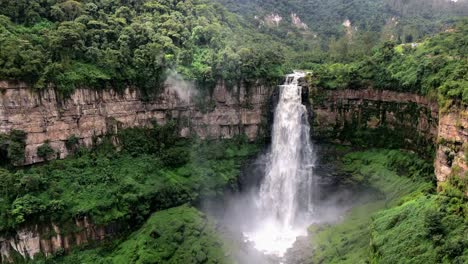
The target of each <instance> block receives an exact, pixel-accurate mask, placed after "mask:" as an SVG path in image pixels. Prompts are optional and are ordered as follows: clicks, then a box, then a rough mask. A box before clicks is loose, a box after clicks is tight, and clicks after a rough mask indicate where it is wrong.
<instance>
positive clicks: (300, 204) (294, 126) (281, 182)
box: [244, 72, 314, 257]
mask: <svg viewBox="0 0 468 264" xmlns="http://www.w3.org/2000/svg"><path fill="white" fill-rule="evenodd" d="M304 76H305V74H304V73H302V72H295V73H294V74H290V75H288V76H287V77H286V82H285V84H284V85H282V86H280V97H279V102H278V105H277V107H276V110H275V116H274V123H273V131H272V143H271V150H270V151H269V153H267V163H266V171H265V177H264V180H263V183H262V184H261V187H260V190H259V192H258V194H257V195H256V196H254V200H253V203H254V205H255V207H256V208H257V210H256V211H257V212H258V215H257V219H259V220H258V222H256V224H255V226H254V227H253V228H252V229H251V230H248V231H246V232H244V235H245V237H246V240H248V241H250V242H252V243H253V245H254V247H255V248H256V249H257V250H259V251H261V252H264V253H265V254H272V255H276V256H278V257H283V255H284V254H285V253H286V250H287V249H288V248H290V247H292V245H293V243H294V242H295V240H296V238H297V237H299V236H304V235H306V234H307V232H306V230H307V224H309V223H310V218H311V216H312V215H313V211H314V210H313V209H314V208H313V200H312V197H313V193H314V190H313V183H314V181H313V167H314V155H313V150H312V145H311V142H310V138H309V137H310V136H309V135H310V133H309V132H310V131H309V130H310V126H309V123H308V118H307V109H306V107H305V105H303V104H302V88H301V86H299V84H298V82H299V78H302V77H304Z"/></svg>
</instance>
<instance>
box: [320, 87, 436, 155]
mask: <svg viewBox="0 0 468 264" xmlns="http://www.w3.org/2000/svg"><path fill="white" fill-rule="evenodd" d="M311 100H312V105H313V114H314V116H313V122H312V125H313V129H312V131H313V135H314V137H316V138H331V139H334V140H338V141H339V142H341V143H344V142H346V141H349V140H350V138H348V137H347V135H349V132H350V131H352V132H353V133H354V132H356V131H357V130H366V129H367V130H376V129H381V130H382V129H385V131H389V133H390V134H389V135H397V134H398V136H400V137H402V139H403V140H405V141H406V143H405V144H407V145H408V146H409V147H413V148H415V149H416V148H418V147H420V146H418V145H419V144H422V143H426V144H431V145H433V144H435V143H436V139H437V134H438V112H439V111H438V105H437V102H435V101H431V100H428V99H427V98H425V97H423V96H419V95H415V94H408V93H398V92H393V91H385V90H371V89H365V90H336V91H323V90H314V91H311ZM353 136H354V135H353ZM421 140H422V141H423V142H421Z"/></svg>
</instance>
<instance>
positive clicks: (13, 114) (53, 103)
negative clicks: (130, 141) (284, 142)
mask: <svg viewBox="0 0 468 264" xmlns="http://www.w3.org/2000/svg"><path fill="white" fill-rule="evenodd" d="M173 90H174V89H171V87H166V89H165V90H164V92H163V93H161V94H160V95H159V96H158V97H157V98H154V99H152V100H143V98H142V96H141V94H140V93H139V92H138V90H137V89H130V88H128V89H125V90H124V91H122V92H121V93H118V92H116V91H113V90H106V91H96V90H91V89H77V90H76V91H75V92H74V93H73V94H72V95H71V96H70V97H69V98H67V99H59V98H58V95H57V94H56V92H55V91H54V89H47V90H44V91H41V92H37V91H32V90H31V89H29V88H28V87H27V86H26V85H25V84H24V83H9V82H0V133H8V132H10V131H12V130H15V129H16V130H22V131H25V132H26V133H27V139H26V155H25V161H24V164H33V163H37V162H41V161H42V159H41V158H40V157H38V156H37V148H38V147H39V146H41V145H42V144H44V143H45V142H50V143H49V144H50V146H51V147H52V148H53V149H54V150H55V151H56V152H57V153H58V156H59V157H60V158H64V157H66V156H67V155H68V151H67V148H66V145H65V142H66V140H67V139H68V138H70V137H71V136H76V137H77V138H78V139H79V141H80V143H81V144H83V145H86V146H90V145H91V144H93V139H95V138H99V137H100V136H103V135H106V134H109V133H113V132H117V131H118V130H119V129H121V128H128V127H135V126H148V125H150V124H151V123H152V122H153V121H157V122H158V124H164V123H166V122H167V121H168V120H170V119H178V120H183V122H181V123H182V124H183V125H182V127H181V129H180V135H181V136H183V137H188V136H189V135H191V134H196V135H198V136H199V137H201V138H232V137H233V136H235V135H239V134H245V135H246V136H247V137H248V138H249V139H250V140H254V139H255V138H257V136H259V135H260V134H262V133H263V132H265V131H263V130H262V125H264V124H265V123H266V122H265V118H266V117H267V113H268V111H267V110H266V109H265V108H268V105H269V100H270V97H271V94H272V93H273V91H274V88H272V87H266V86H263V85H257V86H254V87H250V88H246V87H233V88H232V89H229V88H228V87H227V86H226V85H224V84H223V83H220V84H219V85H217V86H216V87H215V89H214V92H213V94H212V95H210V96H205V97H204V98H202V99H201V100H200V98H199V99H198V100H191V102H185V101H183V100H181V99H179V97H178V96H177V94H176V93H175V92H173ZM195 101H202V103H195Z"/></svg>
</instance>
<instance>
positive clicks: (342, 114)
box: [0, 82, 468, 261]
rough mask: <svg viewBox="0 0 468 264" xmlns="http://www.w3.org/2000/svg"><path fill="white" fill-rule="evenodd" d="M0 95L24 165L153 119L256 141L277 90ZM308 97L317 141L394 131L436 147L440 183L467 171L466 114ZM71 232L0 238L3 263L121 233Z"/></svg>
mask: <svg viewBox="0 0 468 264" xmlns="http://www.w3.org/2000/svg"><path fill="white" fill-rule="evenodd" d="M0 91H1V93H0V121H1V123H0V132H1V133H8V132H10V131H12V130H14V129H17V130H23V131H25V132H26V133H27V141H26V156H25V162H24V164H34V163H37V162H41V161H42V159H41V158H39V157H38V156H37V154H36V151H37V147H38V146H40V145H42V144H44V143H45V142H47V141H50V145H51V146H52V147H53V148H54V150H55V151H57V152H58V153H59V154H60V158H64V157H66V156H67V154H68V152H67V149H66V146H65V142H66V140H67V139H68V138H69V137H70V136H72V135H75V136H77V137H78V138H79V139H80V143H81V144H84V145H87V146H90V145H92V143H93V140H95V139H96V138H99V137H100V136H103V135H106V134H109V133H114V132H116V131H117V130H118V129H120V128H126V127H134V126H148V125H150V124H151V121H157V122H158V123H165V122H166V121H167V120H169V119H172V118H176V117H177V118H176V119H177V120H182V121H185V122H186V126H184V127H182V128H181V130H180V131H179V133H180V136H182V137H187V136H189V135H190V134H196V135H198V136H199V137H201V138H232V137H233V136H235V135H239V134H245V135H246V136H247V137H248V138H249V139H250V140H255V139H256V138H258V137H259V136H260V135H263V134H264V133H267V131H266V130H267V124H266V123H267V121H268V118H269V115H270V112H269V111H270V109H271V106H270V104H271V102H272V101H274V100H273V99H272V98H273V97H274V96H273V94H274V91H275V90H274V89H273V88H271V87H265V86H257V87H253V88H250V89H246V88H245V87H242V88H240V89H238V88H233V90H229V89H228V88H227V87H226V86H224V85H222V84H220V85H218V86H216V88H215V90H214V92H213V94H212V96H209V98H205V100H209V101H211V102H213V107H212V108H211V109H200V108H199V107H198V106H197V105H196V104H194V103H187V102H184V101H182V100H180V99H178V97H177V95H176V94H175V93H174V92H171V91H170V89H167V90H166V91H165V92H164V93H163V94H161V95H160V96H159V97H158V98H157V99H155V100H153V101H145V100H142V99H141V96H140V95H139V93H138V92H137V91H136V90H131V89H127V90H125V91H124V92H123V93H117V92H114V91H100V92H98V91H93V90H87V89H79V90H77V91H76V92H75V93H74V94H72V95H71V97H70V98H68V99H65V100H63V101H61V100H59V99H58V98H57V95H56V94H55V92H54V91H53V90H52V89H50V90H47V91H43V92H41V93H36V92H34V91H31V90H30V89H29V88H27V87H26V86H25V85H24V84H12V83H6V82H2V83H1V85H0ZM309 98H311V99H312V100H311V107H312V109H311V110H312V114H313V115H312V120H313V122H312V123H311V124H312V129H311V130H312V132H313V137H314V138H316V139H320V140H323V139H327V140H331V141H335V142H337V143H341V144H351V143H352V144H360V143H361V142H356V141H354V142H353V141H352V140H351V139H352V138H358V137H354V136H356V134H347V133H349V132H350V131H352V132H353V133H355V132H356V131H363V132H364V134H362V135H361V136H363V137H364V138H365V137H366V136H369V138H368V139H369V140H374V139H372V138H371V137H374V136H376V135H380V136H382V137H381V138H376V139H375V142H376V143H379V142H380V140H382V139H385V137H386V136H387V135H392V133H394V132H395V133H396V135H397V136H398V137H397V138H396V139H399V140H403V141H402V142H404V143H403V145H402V146H403V147H404V148H410V149H415V150H417V151H418V152H420V153H422V154H425V155H426V156H428V157H430V156H431V155H433V153H431V152H430V151H431V150H430V149H420V148H419V149H418V146H423V145H425V144H429V145H431V146H436V147H434V148H433V149H437V152H436V156H435V163H434V164H435V172H436V176H437V179H438V181H439V182H440V183H442V182H444V181H446V180H447V179H448V178H449V177H450V176H451V175H458V176H461V177H463V175H464V174H465V173H466V171H467V170H468V168H467V152H468V151H467V148H468V146H466V142H468V113H467V110H466V109H452V110H451V111H449V112H443V113H439V110H438V107H437V103H436V102H433V101H431V100H428V99H427V98H424V97H422V96H418V95H414V94H407V93H396V92H390V91H376V90H339V91H323V90H318V91H317V90H313V89H309ZM382 131H384V132H385V133H384V134H383V135H382V134H381V132H382ZM366 133H367V134H366ZM375 142H374V143H375ZM367 143H369V142H367ZM424 152H426V153H424ZM427 152H428V153H427ZM442 185H443V184H442ZM76 227H77V229H78V230H79V231H77V232H76V233H71V234H69V235H67V236H63V235H61V232H60V229H61V228H60V227H58V226H55V225H53V224H51V225H50V226H47V227H38V226H29V227H25V228H24V229H22V230H18V231H17V233H16V234H9V235H8V236H3V237H2V236H0V251H1V255H2V260H3V261H6V260H8V259H10V256H11V255H12V254H13V252H18V253H20V254H21V255H25V254H28V255H30V256H31V255H34V254H35V253H37V252H43V253H45V254H50V253H52V252H55V251H57V250H62V249H69V248H71V247H72V246H74V245H82V244H86V243H88V242H90V241H95V240H102V239H103V238H105V237H109V236H112V235H113V234H114V233H115V232H116V231H117V230H118V229H117V228H116V227H112V226H111V227H105V226H95V225H93V224H92V223H89V222H87V221H86V219H83V220H82V221H81V220H80V221H77V222H76ZM47 234H49V235H47ZM50 234H53V235H50ZM71 238H72V239H71ZM71 241H73V242H71Z"/></svg>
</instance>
